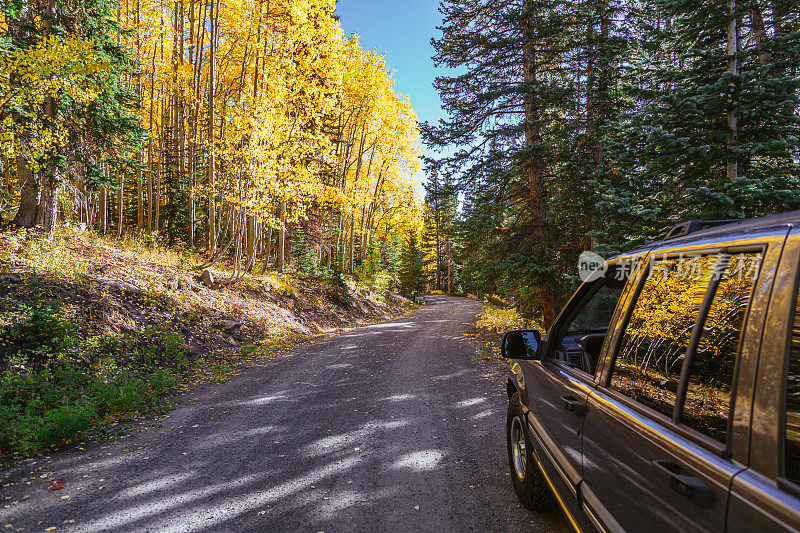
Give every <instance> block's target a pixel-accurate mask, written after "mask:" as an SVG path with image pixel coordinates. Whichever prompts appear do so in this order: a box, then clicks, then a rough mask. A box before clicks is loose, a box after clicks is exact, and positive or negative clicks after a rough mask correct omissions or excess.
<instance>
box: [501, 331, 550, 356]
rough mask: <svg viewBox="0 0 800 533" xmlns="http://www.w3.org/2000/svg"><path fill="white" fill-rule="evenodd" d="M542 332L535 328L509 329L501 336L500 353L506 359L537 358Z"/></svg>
mask: <svg viewBox="0 0 800 533" xmlns="http://www.w3.org/2000/svg"><path fill="white" fill-rule="evenodd" d="M541 343H542V334H541V333H539V332H538V331H535V330H520V331H509V332H508V333H506V334H505V336H504V337H503V346H502V348H501V353H502V354H503V357H505V358H506V359H538V358H539V345H540V344H541Z"/></svg>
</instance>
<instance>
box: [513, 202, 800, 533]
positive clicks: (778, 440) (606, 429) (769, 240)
mask: <svg viewBox="0 0 800 533" xmlns="http://www.w3.org/2000/svg"><path fill="white" fill-rule="evenodd" d="M799 264H800V211H795V212H792V213H788V214H783V215H777V216H772V217H764V218H759V219H750V220H740V221H733V222H732V221H722V222H698V221H692V222H689V223H684V224H682V225H680V226H678V227H676V228H675V229H674V230H673V231H671V232H670V234H669V235H668V238H667V239H665V240H663V241H660V242H656V243H653V244H651V245H648V246H646V247H644V248H642V249H640V250H635V251H632V252H630V253H625V254H622V255H619V256H617V257H614V258H612V259H610V260H608V261H606V262H605V263H604V264H603V265H602V266H601V267H600V268H599V269H597V270H596V271H595V272H594V273H593V274H592V276H590V278H589V279H588V280H587V281H586V282H585V283H583V284H582V285H581V286H580V287H579V288H578V290H577V291H576V292H575V294H574V295H573V296H572V298H571V299H570V300H569V303H568V304H567V305H566V307H564V309H563V310H562V312H561V314H560V315H559V316H558V318H557V319H556V321H555V323H554V324H553V326H552V328H551V329H550V331H549V332H548V334H547V335H546V336H544V337H543V336H541V335H540V334H539V332H536V331H512V332H509V333H507V334H506V335H505V337H504V339H503V345H502V353H503V355H504V356H505V357H506V358H508V359H510V367H509V379H508V396H509V407H508V417H507V439H508V459H509V467H510V469H511V479H512V480H513V484H514V489H515V491H516V493H517V496H518V497H519V499H520V500H521V501H522V503H523V504H524V505H525V506H526V507H528V508H530V509H534V510H538V509H543V508H545V507H548V506H551V505H553V504H554V503H556V502H557V503H558V504H559V506H560V507H561V508H562V510H563V511H564V513H565V514H566V516H567V518H568V519H569V521H570V522H571V523H572V525H573V526H574V527H575V528H576V529H577V530H592V529H597V530H600V531H646V530H650V531H672V530H682V531H774V530H787V529H788V530H800V301H799V300H798V273H799V272H800V269H799V268H798V265H799Z"/></svg>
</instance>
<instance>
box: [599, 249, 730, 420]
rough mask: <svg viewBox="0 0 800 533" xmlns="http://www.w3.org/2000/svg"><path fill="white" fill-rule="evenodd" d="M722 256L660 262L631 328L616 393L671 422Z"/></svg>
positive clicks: (614, 379) (614, 380) (619, 361)
mask: <svg viewBox="0 0 800 533" xmlns="http://www.w3.org/2000/svg"><path fill="white" fill-rule="evenodd" d="M717 260H718V255H705V256H689V257H677V258H658V259H656V260H654V261H653V262H652V265H651V267H650V271H649V273H648V274H647V278H646V280H645V282H644V285H643V287H642V289H641V292H640V294H639V297H638V298H637V300H636V304H635V305H634V308H633V311H632V314H631V317H630V319H629V321H628V324H627V326H626V328H625V333H624V335H623V337H622V340H621V343H620V346H619V350H618V351H617V357H616V362H615V363H614V369H613V373H612V376H611V384H610V387H611V388H612V389H613V390H616V391H618V392H620V393H621V394H624V395H625V396H628V397H629V398H631V399H633V400H635V401H637V402H639V403H641V404H643V405H645V406H647V407H649V408H651V409H653V410H655V411H657V412H659V413H661V414H663V415H666V416H669V417H671V416H672V412H673V409H674V407H675V397H676V393H677V390H678V383H679V381H680V374H681V367H682V365H683V361H684V358H685V355H686V348H687V347H688V345H689V341H690V339H691V336H692V330H693V328H694V324H695V321H696V319H697V316H698V314H699V312H700V307H701V306H702V303H703V298H704V297H705V294H706V290H707V289H708V285H709V283H710V281H711V278H712V277H713V273H714V268H715V266H716V263H717Z"/></svg>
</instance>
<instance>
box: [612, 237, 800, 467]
mask: <svg viewBox="0 0 800 533" xmlns="http://www.w3.org/2000/svg"><path fill="white" fill-rule="evenodd" d="M768 248H769V243H762V244H743V245H734V246H726V245H721V246H713V247H709V248H700V249H689V250H686V249H684V250H680V251H665V252H661V253H659V252H658V250H650V253H649V255H648V258H647V263H646V264H645V265H644V267H645V268H646V270H645V272H644V273H643V275H642V276H641V279H640V280H639V286H638V287H636V292H635V294H634V296H633V299H632V300H631V302H630V304H629V305H628V308H627V309H626V310H625V314H624V316H623V317H622V322H621V323H620V325H619V328H620V330H621V332H622V333H621V334H620V335H619V336H618V338H617V339H616V342H615V344H614V346H611V347H610V348H611V358H610V361H609V362H608V372H607V373H606V376H605V379H603V380H601V382H600V383H599V384H598V387H600V388H602V389H603V391H604V392H606V393H613V394H610V395H612V396H613V397H615V398H620V397H621V398H624V399H625V401H623V402H622V403H624V404H625V405H628V406H629V407H633V404H635V407H636V408H635V410H636V411H638V412H640V413H642V414H645V415H647V416H649V417H650V418H654V419H655V420H656V421H660V422H661V423H662V424H663V421H664V420H669V423H668V424H664V425H665V426H666V427H669V428H670V429H671V430H673V431H675V432H676V433H678V434H679V435H681V436H683V437H685V438H687V439H689V440H691V441H692V442H694V443H696V444H698V445H700V446H702V447H704V448H706V449H708V450H709V451H711V452H713V453H716V454H717V455H719V456H720V457H722V458H724V459H729V458H730V456H731V433H732V429H733V416H731V415H732V414H733V413H734V409H735V407H736V400H737V397H736V391H737V386H736V385H737V383H738V381H739V372H740V366H741V352H742V341H743V340H744V339H743V334H742V332H744V331H746V329H747V322H748V320H749V318H750V309H751V308H752V294H753V293H752V292H751V299H750V302H748V305H747V311H746V313H745V317H744V319H743V321H742V328H741V330H740V335H739V343H738V346H737V350H736V363H735V367H734V371H733V383H731V400H730V405H729V411H728V412H729V414H728V424H727V430H726V437H725V442H724V443H721V442H720V441H718V440H716V439H713V438H711V437H708V436H707V435H705V434H703V433H702V432H700V431H698V430H696V429H692V428H690V427H689V426H687V425H685V424H683V423H681V422H680V414H681V413H682V412H683V403H684V402H685V400H686V391H687V389H688V376H687V377H686V381H685V382H684V376H683V374H684V369H686V372H687V373H688V371H689V367H688V366H687V361H689V362H690V363H691V360H692V359H693V358H694V353H692V355H691V356H689V354H688V350H689V348H692V346H693V341H695V337H697V339H696V340H697V342H699V340H700V337H701V336H702V326H704V325H705V319H706V318H707V317H708V311H709V310H710V309H711V305H712V304H713V301H714V296H715V295H716V290H717V288H718V287H719V281H720V278H721V276H717V275H715V276H714V277H712V279H711V280H710V281H709V284H708V287H707V288H706V294H705V295H704V297H703V302H702V304H701V305H700V309H699V310H698V314H697V317H696V318H695V323H694V325H693V326H692V336H691V337H690V341H689V345H688V346H687V353H686V354H685V356H684V361H683V364H682V366H681V379H680V381H679V383H678V390H677V391H676V394H675V405H674V406H673V409H672V417H671V418H669V417H667V416H666V415H664V414H662V413H659V412H658V411H656V410H655V409H651V408H649V407H647V406H645V405H644V404H641V403H639V402H637V401H636V400H634V399H633V398H629V397H627V396H625V395H624V394H622V393H621V392H618V391H616V390H614V389H612V388H611V385H610V384H611V379H612V377H613V375H614V368H615V367H616V364H617V356H618V355H619V348H620V346H621V345H622V339H623V338H624V337H625V335H624V332H625V330H627V328H628V323H629V322H630V319H631V316H632V315H633V310H634V308H635V307H636V303H637V302H638V301H639V297H640V296H641V293H642V290H643V289H644V285H645V283H646V282H647V278H648V277H649V276H650V273H651V272H652V268H653V264H654V263H655V262H656V261H657V260H667V259H675V258H681V257H691V256H699V257H702V256H707V255H715V254H717V255H724V254H727V255H728V256H730V255H733V254H737V253H748V252H758V253H760V254H761V261H762V262H761V263H760V264H759V267H758V275H757V276H756V277H755V279H754V280H753V287H752V288H751V291H754V290H755V287H756V285H757V284H758V281H759V279H760V277H761V273H762V267H763V261H764V258H765V257H766V254H767V250H768ZM729 260H730V257H728V258H725V259H724V261H723V260H722V258H721V260H720V261H719V262H718V263H717V265H715V267H714V270H715V274H716V272H717V271H718V268H719V265H720V264H721V263H723V262H724V264H725V266H726V267H727V264H728V262H729ZM799 270H800V269H799ZM723 272H724V269H723ZM712 288H713V291H712V290H711V289H712ZM701 316H702V322H699V321H698V320H699V319H700V318H701ZM698 326H700V327H699V328H698ZM789 343H791V339H789ZM696 348H697V345H696V343H695V344H694V349H695V350H696ZM786 361H787V362H786V364H787V365H788V358H787V359H786ZM787 368H788V367H787ZM681 393H682V394H681ZM679 400H680V401H679ZM676 414H677V416H676ZM653 415H655V416H653ZM783 418H784V419H785V418H786V416H785V414H784V417H783ZM676 420H677V421H676ZM784 431H785V430H784ZM784 439H785V433H784ZM783 458H784V454H781V460H783Z"/></svg>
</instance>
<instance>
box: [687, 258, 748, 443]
mask: <svg viewBox="0 0 800 533" xmlns="http://www.w3.org/2000/svg"><path fill="white" fill-rule="evenodd" d="M760 263H761V254H760V253H758V252H751V253H740V254H733V255H732V256H731V257H730V259H729V261H728V265H727V267H726V268H725V271H724V272H723V273H722V277H721V278H720V281H719V286H718V287H717V290H716V292H715V293H714V300H713V302H712V304H711V307H710V308H709V310H708V317H706V320H705V324H704V326H703V333H702V335H701V337H700V342H699V344H698V346H697V351H696V352H695V353H694V355H693V356H692V366H691V370H690V374H689V388H688V389H687V391H686V403H685V404H684V406H683V414H682V416H681V421H682V422H683V423H684V424H686V425H687V426H689V427H690V428H692V429H696V430H697V431H700V432H701V433H704V434H705V435H707V436H709V437H711V438H713V439H716V440H718V441H720V442H725V437H726V436H727V431H728V415H729V414H730V403H731V387H732V385H733V370H734V367H735V365H736V359H737V356H738V354H739V338H740V336H741V331H742V325H743V324H744V318H745V315H746V313H747V306H748V304H749V302H750V295H751V293H752V291H753V284H754V283H755V280H756V277H757V275H758V267H759V265H760Z"/></svg>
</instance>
